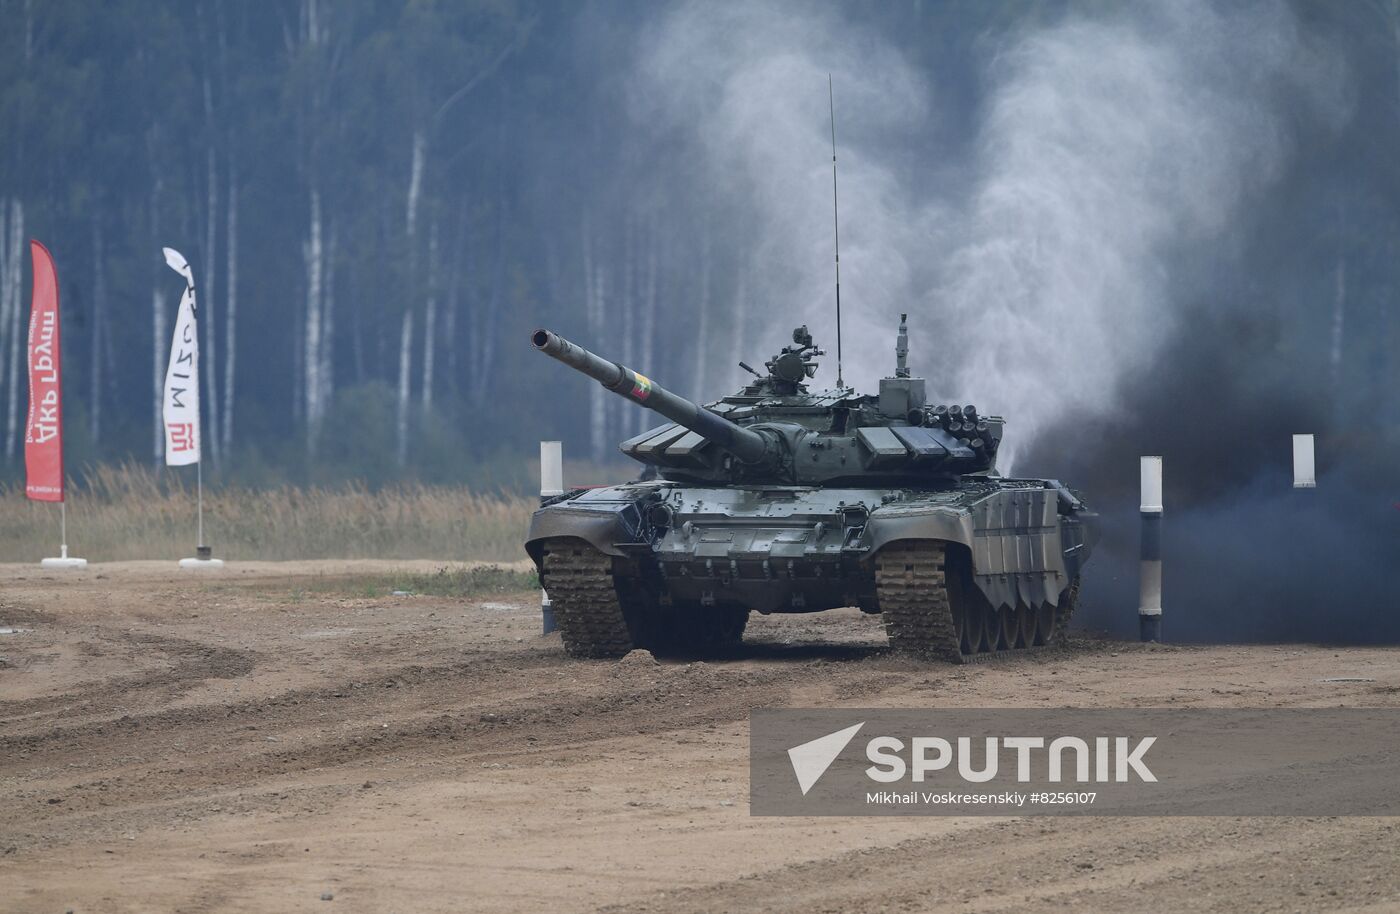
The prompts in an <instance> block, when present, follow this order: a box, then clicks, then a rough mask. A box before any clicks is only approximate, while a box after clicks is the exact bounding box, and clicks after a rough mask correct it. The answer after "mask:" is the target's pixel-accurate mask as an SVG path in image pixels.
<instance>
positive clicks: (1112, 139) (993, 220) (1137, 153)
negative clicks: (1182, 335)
mask: <svg viewBox="0 0 1400 914" xmlns="http://www.w3.org/2000/svg"><path fill="white" fill-rule="evenodd" d="M1226 9H1227V10H1228V11H1227V12H1219V11H1217V10H1216V9H1215V8H1212V7H1209V6H1207V5H1205V4H1198V3H1187V4H1181V3H1178V4H1157V5H1154V6H1153V7H1152V8H1151V9H1150V10H1149V11H1148V13H1147V14H1142V12H1141V11H1139V15H1137V16H1136V17H1132V18H1120V19H1118V20H1116V21H1110V22H1089V21H1082V20H1075V21H1069V22H1066V23H1064V24H1062V25H1059V26H1057V27H1054V28H1050V29H1046V30H1044V31H1040V32H1036V33H1033V34H1030V35H1027V36H1026V37H1025V38H1024V39H1023V40H1022V41H1020V42H1019V43H1018V44H1017V45H1016V46H1015V47H1013V48H1012V50H1011V51H1010V52H1009V53H1007V54H1006V55H1004V56H1003V57H1001V58H999V59H998V60H996V61H995V62H994V65H993V68H992V69H993V71H994V72H995V73H996V74H997V82H996V86H995V88H994V90H993V93H992V98H991V101H990V104H989V107H988V110H987V114H986V120H985V125H984V127H983V130H982V135H981V137H980V139H979V144H978V149H979V157H980V161H981V165H982V172H981V175H980V178H979V180H978V182H977V184H978V190H977V193H976V195H975V197H974V198H973V200H972V203H971V207H970V212H969V215H968V218H967V222H966V241H965V243H964V244H963V245H962V246H961V247H960V248H959V249H958V250H957V251H956V252H955V253H954V254H953V256H952V258H951V260H950V262H949V267H948V270H947V272H946V274H945V276H946V280H945V282H946V284H945V286H944V288H943V289H942V290H940V294H939V295H936V296H933V297H931V299H930V302H931V306H932V307H933V308H934V309H942V308H946V309H947V314H948V321H949V323H951V324H953V325H956V326H958V327H959V328H961V329H960V330H959V336H960V337H961V340H960V345H961V348H962V349H963V352H964V356H965V357H964V359H963V360H962V361H961V363H960V365H959V369H958V371H957V374H956V376H955V380H956V382H957V388H958V389H959V390H961V391H965V392H966V393H965V394H964V396H971V397H975V398H976V399H977V402H979V403H982V402H984V401H985V403H986V405H987V406H988V407H990V408H992V409H996V410H998V411H1003V412H1005V413H1006V414H1007V415H1008V416H1009V418H1010V419H1011V421H1012V422H1013V423H1014V424H1013V426H1012V429H1013V431H1014V432H1015V433H1016V434H1015V436H1014V437H1013V438H1012V439H1010V440H1011V441H1013V442H1020V444H1021V445H1022V446H1024V445H1025V444H1026V443H1028V442H1029V441H1030V440H1032V439H1033V438H1034V436H1035V434H1036V433H1037V432H1038V431H1040V430H1042V429H1044V428H1045V427H1046V426H1047V425H1049V424H1052V423H1054V422H1055V421H1057V420H1059V419H1061V418H1063V417H1066V416H1071V415H1075V414H1080V415H1083V414H1090V415H1094V416H1103V415H1111V414H1112V412H1113V411H1114V410H1116V409H1117V408H1118V407H1119V403H1118V399H1117V395H1118V392H1119V382H1120V381H1121V380H1122V379H1123V378H1124V377H1126V376H1127V375H1129V374H1130V373H1131V372H1134V371H1136V370H1140V369H1143V368H1145V367H1146V366H1147V364H1148V363H1149V362H1150V360H1151V359H1152V357H1153V355H1154V354H1155V352H1156V351H1157V349H1158V346H1159V345H1160V344H1161V343H1162V342H1163V341H1164V339H1165V337H1166V336H1167V334H1168V333H1170V332H1171V331H1172V330H1173V329H1174V328H1175V324H1176V314H1177V309H1178V307H1179V305H1180V304H1181V303H1180V302H1178V301H1175V300H1174V298H1173V293H1174V291H1177V290H1179V288H1180V285H1179V284H1178V283H1177V281H1176V279H1177V278H1176V277H1174V276H1173V271H1172V267H1173V266H1175V267H1178V268H1180V267H1181V266H1182V265H1181V264H1180V263H1179V262H1174V260H1173V255H1175V254H1180V253H1181V252H1182V251H1183V250H1184V249H1185V248H1186V247H1188V246H1190V247H1191V248H1193V249H1196V250H1199V249H1200V247H1201V245H1202V244H1203V243H1208V242H1210V241H1211V240H1212V239H1217V238H1222V236H1225V235H1226V233H1227V232H1228V231H1229V229H1230V227H1231V226H1232V224H1234V221H1235V220H1236V219H1237V217H1238V216H1239V215H1240V211H1241V207H1242V204H1243V203H1244V202H1245V201H1246V200H1247V199H1248V198H1249V197H1250V195H1251V194H1252V193H1253V192H1254V191H1256V190H1258V189H1259V188H1261V187H1263V186H1264V185H1266V184H1267V183H1268V182H1270V181H1271V180H1273V179H1275V178H1276V177H1277V176H1278V174H1279V172H1280V169H1281V167H1282V164H1283V161H1284V159H1285V156H1286V152H1287V147H1288V145H1289V144H1288V140H1287V136H1286V129H1285V117H1286V115H1287V113H1288V111H1289V110H1290V108H1296V107H1306V106H1307V103H1310V101H1311V100H1310V98H1308V97H1306V94H1307V93H1309V92H1311V91H1313V90H1314V89H1316V88H1318V87H1319V86H1321V87H1326V85H1327V83H1328V82H1329V80H1328V78H1327V74H1326V72H1325V70H1324V69H1322V68H1321V61H1320V60H1318V59H1317V58H1315V57H1314V56H1313V55H1312V53H1311V51H1310V50H1309V49H1308V48H1307V47H1306V46H1305V45H1304V44H1303V43H1302V41H1301V40H1300V38H1299V36H1298V34H1297V32H1296V30H1295V26H1294V23H1293V21H1292V19H1291V17H1290V16H1289V15H1288V14H1287V12H1286V11H1285V10H1284V9H1283V8H1281V7H1277V6H1273V5H1265V6H1258V7H1252V8H1243V7H1230V8H1226ZM1300 79H1301V81H1300ZM1298 93H1303V94H1304V96H1305V97H1303V98H1301V99H1300V98H1299V96H1298ZM1300 101H1301V102H1303V104H1300Z"/></svg>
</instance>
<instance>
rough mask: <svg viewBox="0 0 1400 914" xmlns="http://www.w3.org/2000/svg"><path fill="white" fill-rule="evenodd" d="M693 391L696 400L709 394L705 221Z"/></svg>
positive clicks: (697, 311)
mask: <svg viewBox="0 0 1400 914" xmlns="http://www.w3.org/2000/svg"><path fill="white" fill-rule="evenodd" d="M695 321H696V322H695V393H694V395H693V396H694V397H695V399H697V400H704V399H705V398H706V397H708V396H709V376H708V372H707V369H708V367H709V364H710V358H711V357H712V355H713V353H711V352H710V224H709V222H708V221H707V222H706V223H705V228H704V234H703V235H702V236H701V239H700V300H699V301H697V302H696V305H695Z"/></svg>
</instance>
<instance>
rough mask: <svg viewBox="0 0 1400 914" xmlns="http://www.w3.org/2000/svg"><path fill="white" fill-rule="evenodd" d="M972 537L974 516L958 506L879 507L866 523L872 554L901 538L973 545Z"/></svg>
mask: <svg viewBox="0 0 1400 914" xmlns="http://www.w3.org/2000/svg"><path fill="white" fill-rule="evenodd" d="M972 537H973V526H972V516H971V515H970V514H969V513H968V512H967V511H965V510H960V509H957V508H946V507H929V508H925V509H921V510H910V509H909V508H907V507H903V506H901V507H899V508H894V509H891V508H876V509H875V510H874V511H872V512H871V513H870V520H869V522H868V523H867V524H866V543H867V544H868V545H869V547H870V552H871V554H872V555H873V554H874V553H876V552H879V551H880V548H881V547H882V546H884V545H886V544H887V543H893V542H896V541H898V540H923V539H931V540H944V541H946V542H950V543H961V544H962V545H964V546H967V547H969V548H971V547H972Z"/></svg>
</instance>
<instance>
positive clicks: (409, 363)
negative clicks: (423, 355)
mask: <svg viewBox="0 0 1400 914" xmlns="http://www.w3.org/2000/svg"><path fill="white" fill-rule="evenodd" d="M412 372H413V312H412V311H411V310H406V311H404V313H403V324H402V329H401V330H400V331H399V401H398V404H399V408H398V447H397V449H396V451H395V453H396V454H397V455H398V463H399V468H400V469H402V468H403V467H405V466H407V465H408V403H409V393H410V392H409V383H408V381H409V378H410V377H411V376H412Z"/></svg>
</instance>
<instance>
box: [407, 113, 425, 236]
mask: <svg viewBox="0 0 1400 914" xmlns="http://www.w3.org/2000/svg"><path fill="white" fill-rule="evenodd" d="M427 158H428V134H427V132H426V131H425V130H423V129H422V128H421V127H420V128H419V129H417V130H415V131H413V160H412V164H411V165H410V166H409V172H408V212H407V214H406V216H405V219H404V231H405V233H406V234H407V235H408V238H409V242H410V243H409V249H410V251H409V256H410V258H411V257H412V256H413V251H412V248H413V245H412V241H413V238H414V235H415V234H416V232H417V230H418V201H419V199H420V198H421V197H422V194H423V166H424V165H425V164H426V162H427Z"/></svg>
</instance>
